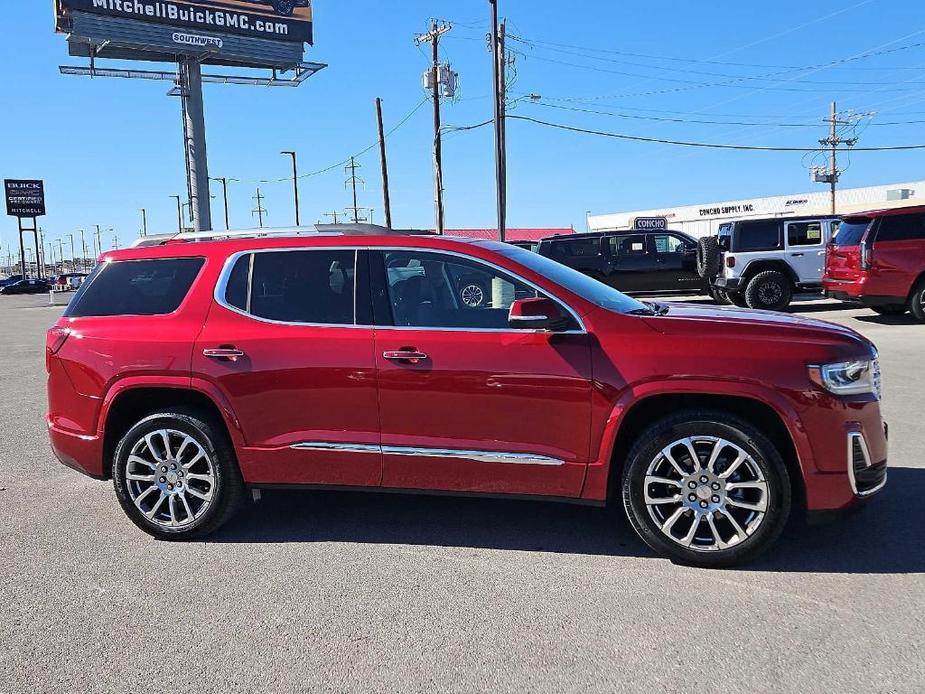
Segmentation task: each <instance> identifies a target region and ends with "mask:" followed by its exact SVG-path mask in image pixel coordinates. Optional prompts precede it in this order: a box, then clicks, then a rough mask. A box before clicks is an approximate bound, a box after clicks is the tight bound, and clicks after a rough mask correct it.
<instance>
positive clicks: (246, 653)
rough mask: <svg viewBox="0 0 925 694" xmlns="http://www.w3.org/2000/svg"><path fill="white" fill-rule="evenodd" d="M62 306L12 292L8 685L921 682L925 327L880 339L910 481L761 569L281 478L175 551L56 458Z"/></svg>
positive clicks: (520, 511) (109, 493)
mask: <svg viewBox="0 0 925 694" xmlns="http://www.w3.org/2000/svg"><path fill="white" fill-rule="evenodd" d="M47 303H48V298H47V296H34V297H0V393H2V396H0V551H2V555H3V570H2V572H0V692H4V693H6V692H27V691H28V692H53V691H61V692H64V691H68V692H94V691H125V692H147V691H158V692H160V691H197V692H232V691H242V692H244V691H248V692H249V691H297V690H298V691H303V690H323V691H347V690H351V691H433V690H441V691H447V690H449V691H525V690H528V691H536V690H555V691H587V690H594V691H640V690H646V691H651V692H661V691H685V692H686V691H694V690H698V689H703V690H707V691H727V692H739V691H749V692H777V691H800V692H807V691H813V692H815V691H820V692H828V691H843V692H921V691H923V690H925V658H923V653H925V532H923V528H925V426H923V413H925V397H923V392H925V369H923V363H925V362H923V348H925V325H918V324H914V323H913V322H912V321H911V319H909V318H908V317H907V318H885V317H880V316H877V315H875V314H873V313H872V312H869V311H866V310H859V309H852V308H847V307H844V306H842V305H840V304H836V303H833V302H827V301H822V300H817V301H810V302H803V303H800V304H799V306H798V307H797V311H798V312H800V313H803V314H805V315H812V316H814V317H816V318H822V319H826V320H832V321H835V322H838V323H841V324H844V325H848V326H850V327H852V328H854V329H856V330H859V331H860V332H862V333H864V334H865V335H867V336H868V337H870V338H872V339H873V340H874V341H875V342H876V343H877V345H878V346H879V348H880V352H881V358H882V362H883V380H884V391H885V396H884V405H883V406H884V412H885V416H886V417H887V419H888V420H889V422H890V425H891V429H890V435H891V451H890V455H891V457H890V462H891V466H892V470H891V472H890V481H889V484H888V486H887V488H886V489H885V490H884V491H883V492H882V493H881V494H880V495H879V496H878V497H876V498H875V499H874V500H872V502H871V503H870V504H869V505H868V506H867V507H866V508H864V509H863V510H861V511H860V512H859V513H856V514H854V515H851V516H850V517H848V518H846V519H844V520H842V521H841V522H839V523H836V524H832V525H826V526H812V527H806V526H803V525H801V524H794V525H793V526H792V527H790V528H789V529H788V530H787V531H786V533H785V535H784V537H783V538H782V539H781V541H780V542H779V543H778V545H777V546H776V547H775V548H774V549H773V550H772V551H771V552H770V553H768V554H767V555H765V556H764V557H763V558H762V559H761V560H760V561H759V562H758V563H757V564H755V565H752V566H750V567H748V568H746V569H743V570H734V571H706V570H697V569H688V568H685V567H680V566H675V565H673V564H671V563H670V562H669V561H667V560H664V559H660V558H657V557H655V556H654V555H653V554H652V553H651V552H650V551H649V550H647V549H646V548H645V547H644V546H643V545H642V543H641V542H639V541H638V540H636V539H635V537H634V535H633V533H632V531H631V530H630V528H629V526H628V525H627V524H625V523H620V522H614V521H613V520H612V519H611V518H610V517H609V516H608V515H607V514H606V513H605V512H604V511H602V510H600V509H593V508H585V507H571V506H564V505H556V504H543V503H537V502H512V501H498V500H479V499H442V498H434V497H423V498H417V497H401V496H378V495H374V494H362V493H356V494H347V493H320V492H274V493H271V494H266V495H265V496H264V500H263V501H262V503H260V504H258V505H255V506H251V507H249V508H248V509H247V510H245V511H244V512H243V513H242V514H240V516H238V517H237V518H236V520H235V521H234V522H232V523H231V524H229V526H227V527H226V528H225V529H223V530H222V531H220V532H219V533H218V534H216V535H215V536H214V537H212V538H209V539H208V540H207V541H205V542H196V543H190V544H170V543H161V542H156V541H154V540H152V539H151V538H149V537H148V536H147V535H144V534H142V533H141V532H139V531H138V530H137V529H136V528H135V527H134V526H133V525H132V524H131V523H130V522H129V520H128V519H127V518H126V517H125V516H124V515H123V514H122V511H121V510H120V509H119V507H118V505H117V503H116V500H115V496H114V493H113V490H112V487H111V486H110V485H109V484H104V483H100V482H95V481H93V480H90V479H88V478H85V477H83V476H81V475H79V474H78V473H76V472H73V471H71V470H69V469H66V468H64V467H62V466H61V465H60V464H59V463H58V462H57V461H56V460H55V459H54V457H53V456H52V454H51V451H50V449H49V447H48V442H47V437H46V433H45V426H44V420H43V414H44V411H45V371H44V363H43V345H44V331H45V329H46V328H47V327H48V326H49V325H50V324H51V323H52V322H53V321H54V320H55V318H56V316H57V315H58V314H59V313H60V311H61V308H60V307H58V308H51V307H47V306H45V305H44V304H47Z"/></svg>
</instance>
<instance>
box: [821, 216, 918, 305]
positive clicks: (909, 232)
mask: <svg viewBox="0 0 925 694" xmlns="http://www.w3.org/2000/svg"><path fill="white" fill-rule="evenodd" d="M822 285H823V287H824V288H825V293H826V296H829V297H831V298H833V299H839V300H841V301H851V302H860V303H862V304H864V305H866V306H869V307H870V308H872V309H873V310H874V311H876V312H877V313H882V314H888V315H901V314H903V313H905V312H906V311H911V312H912V315H914V316H915V317H916V318H917V319H918V320H920V321H923V322H925V207H906V208H900V209H895V210H880V211H878V212H866V213H864V214H860V215H855V216H851V217H846V218H845V220H844V222H843V223H842V225H841V227H840V228H839V230H838V233H837V234H836V235H835V238H834V240H833V241H832V243H831V245H830V246H829V247H828V250H827V252H826V262H825V276H824V277H823V278H822Z"/></svg>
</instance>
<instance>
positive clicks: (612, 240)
mask: <svg viewBox="0 0 925 694" xmlns="http://www.w3.org/2000/svg"><path fill="white" fill-rule="evenodd" d="M536 252H537V253H539V254H540V255H543V256H546V257H547V258H551V259H552V260H556V261H558V262H560V263H562V264H563V265H568V266H569V267H571V268H574V269H576V270H578V271H579V272H583V273H584V274H586V275H588V276H589V277H593V278H595V279H598V280H600V281H601V282H604V283H606V284H609V285H610V286H611V287H614V288H615V289H619V290H620V291H622V292H627V293H638V292H686V293H688V294H702V293H707V291H708V288H709V283H708V282H707V281H706V280H704V279H703V278H702V277H701V276H700V275H699V274H698V273H697V241H696V240H695V239H694V237H692V236H688V235H687V234H684V233H681V232H680V231H658V232H642V231H633V230H628V231H606V232H598V233H591V234H576V235H574V236H554V237H552V238H548V239H543V240H542V241H540V245H539V247H538V248H537V250H536Z"/></svg>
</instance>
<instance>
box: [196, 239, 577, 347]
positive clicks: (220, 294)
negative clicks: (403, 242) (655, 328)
mask: <svg viewBox="0 0 925 694" xmlns="http://www.w3.org/2000/svg"><path fill="white" fill-rule="evenodd" d="M290 251H355V252H356V255H355V260H354V281H353V291H354V294H356V291H357V282H356V273H357V272H358V271H359V269H358V267H357V265H358V260H359V253H360V251H406V252H410V251H416V252H421V253H437V254H441V255H452V256H456V257H458V258H463V259H464V260H469V261H472V262H474V263H481V264H483V265H486V266H487V267H490V268H492V269H494V270H497V271H498V272H500V273H502V274H505V275H508V276H510V277H513V278H514V279H515V280H517V281H518V282H522V283H523V284H525V285H527V286H529V287H532V288H533V289H535V290H536V291H538V292H541V293H542V294H544V295H546V296H548V297H549V298H550V299H552V300H553V301H555V302H556V303H558V304H559V305H560V306H562V307H564V308H565V310H566V311H568V313H569V315H571V316H572V318H574V319H575V322H576V323H578V329H577V330H562V331H557V332H550V331H549V330H518V329H516V328H445V327H417V326H401V325H361V324H357V323H356V318H357V311H356V303H354V311H353V320H354V323H353V324H339V323H295V322H288V321H278V320H273V319H270V318H261V317H260V316H255V315H253V314H252V313H249V312H247V311H242V310H241V309H239V308H237V307H236V306H231V305H230V304H228V303H227V302H226V301H225V292H226V290H227V288H228V280H229V278H230V276H231V270H232V269H233V268H234V264H235V262H237V260H238V259H239V258H240V257H241V256H243V255H247V254H248V253H250V254H251V263H250V265H251V268H250V274H251V275H252V274H253V266H254V256H255V255H256V254H257V253H285V252H290ZM251 280H252V278H249V279H248V291H247V301H248V308H249V307H250V297H251ZM212 297H213V299H214V300H215V303H217V304H218V305H219V306H222V307H223V308H226V309H228V310H229V311H231V312H233V313H237V314H238V315H241V316H244V317H246V318H250V319H252V320H255V321H258V322H261V323H269V324H271V325H291V326H301V327H306V328H364V329H375V330H408V331H422V330H427V331H431V332H449V333H506V334H509V335H523V334H531V333H532V334H537V333H545V334H548V335H587V334H588V329H587V327H586V326H585V322H584V321H583V320H582V319H581V316H580V315H579V314H578V312H577V311H575V309H573V308H572V307H571V306H569V304H568V303H567V302H565V301H563V300H562V299H560V298H559V297H558V296H556V295H555V294H553V293H552V292H550V291H547V290H546V289H543V288H542V287H540V286H538V285H537V284H535V283H534V282H531V281H530V280H527V279H524V278H523V277H521V276H520V275H518V274H517V273H516V272H512V271H510V270H508V269H506V268H503V267H501V266H499V265H496V264H495V263H493V262H491V261H490V260H483V259H482V258H476V257H473V256H471V255H466V254H465V253H460V252H458V251H446V250H441V249H438V248H420V247H417V246H355V245H350V246H295V247H287V248H252V249H249V250H244V251H238V252H237V253H233V254H232V255H230V256H229V257H228V259H227V260H226V261H225V265H224V267H222V270H221V272H220V273H219V276H218V281H217V282H216V283H215V291H214V292H213V295H212Z"/></svg>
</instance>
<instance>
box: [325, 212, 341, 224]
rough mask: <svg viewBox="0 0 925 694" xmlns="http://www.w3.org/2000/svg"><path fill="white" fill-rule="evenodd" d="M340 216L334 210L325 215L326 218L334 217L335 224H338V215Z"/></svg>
mask: <svg viewBox="0 0 925 694" xmlns="http://www.w3.org/2000/svg"><path fill="white" fill-rule="evenodd" d="M338 214H339V213H338V211H337V210H334V211H333V212H325V213H324V216H325V217H332V218H333V220H334V224H337V215H338Z"/></svg>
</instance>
